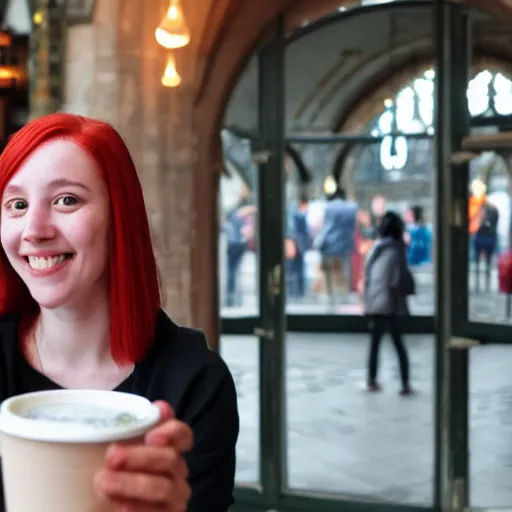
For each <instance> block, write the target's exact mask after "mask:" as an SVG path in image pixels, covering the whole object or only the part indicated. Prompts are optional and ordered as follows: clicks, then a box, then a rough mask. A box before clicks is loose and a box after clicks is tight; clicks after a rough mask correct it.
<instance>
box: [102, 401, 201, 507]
mask: <svg viewBox="0 0 512 512" xmlns="http://www.w3.org/2000/svg"><path fill="white" fill-rule="evenodd" d="M155 405H158V407H159V408H160V420H161V422H160V424H159V425H158V426H157V427H155V428H154V429H153V430H151V431H149V432H148V433H147V434H146V437H145V443H144V444H136V445H135V444H134V445H123V444H114V445H112V446H110V447H109V449H108V450H107V454H106V460H105V467H104V468H103V469H102V470H101V471H100V472H99V473H98V475H97V476H96V480H95V486H96V490H97V492H98V493H100V494H101V495H103V496H105V497H107V498H108V499H109V500H110V501H111V502H112V503H113V504H114V505H115V506H114V510H116V512H117V511H119V512H153V511H155V512H156V511H165V512H186V510H187V505H188V500H189V498H190V488H189V485H188V482H187V479H188V469H187V465H186V463H185V461H184V459H183V457H182V454H183V453H186V452H188V451H190V450H191V449H192V445H193V435H192V430H191V429H190V427H188V426H187V425H185V424H184V423H182V422H181V421H178V420H176V419H174V418H173V412H172V410H171V408H170V406H169V405H168V404H167V403H165V402H155Z"/></svg>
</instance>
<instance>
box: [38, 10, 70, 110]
mask: <svg viewBox="0 0 512 512" xmlns="http://www.w3.org/2000/svg"><path fill="white" fill-rule="evenodd" d="M34 7H35V9H34V12H37V13H38V14H39V15H40V23H38V24H37V25H33V31H32V37H31V42H30V44H31V66H30V68H31V69H30V89H29V90H30V117H31V118H36V117H40V116H43V115H45V114H49V113H51V112H55V111H57V110H58V109H59V108H60V106H61V102H62V96H63V91H62V85H63V51H64V48H63V44H62V43H63V41H64V35H63V34H64V29H65V27H64V23H65V21H64V8H63V7H62V5H60V4H59V3H58V2H57V1H56V0H35V1H34Z"/></svg>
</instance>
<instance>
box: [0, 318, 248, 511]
mask: <svg viewBox="0 0 512 512" xmlns="http://www.w3.org/2000/svg"><path fill="white" fill-rule="evenodd" d="M18 325H19V318H18V317H16V316H5V317H0V401H2V400H4V399H6V398H9V397H11V396H15V395H19V394H21V393H29V392H33V391H42V390H49V389H61V386H59V385H58V384H56V383H55V382H53V381H52V380H50V379H49V378H48V377H46V376H44V375H43V374H42V373H39V372H38V371H37V370H35V369H34V368H32V366H30V364H29V363H28V362H27V361H26V359H25V357H24V356H23V354H22V352H21V350H20V348H19V344H18ZM115 391H123V392H127V393H134V394H136V395H140V396H143V397H145V398H147V399H149V400H151V401H154V400H165V401H166V402H168V403H169V404H170V405H171V406H172V407H173V409H174V412H175V415H176V417H177V418H178V419H180V420H181V421H183V422H185V423H187V424H188V425H189V426H190V427H191V428H192V429H193V431H194V448H193V450H192V452H190V453H189V454H187V456H186V460H187V464H188V468H189V474H190V480H189V483H190V486H191V488H192V497H191V500H190V502H189V507H188V511H189V512H226V511H227V509H228V508H229V507H230V506H231V504H232V503H233V483H234V475H235V444H236V441H237V437H238V430H239V418H238V410H237V399H236V393H235V386H234V383H233V378H232V376H231V374H230V372H229V370H228V368H227V366H226V364H225V363H224V361H223V360H222V359H221V358H220V356H219V355H218V354H216V353H215V352H213V351H211V350H209V349H208V347H207V344H206V339H205V337H204V335H203V333H202V332H201V331H197V330H193V329H188V328H185V327H180V326H178V325H176V324H175V323H173V322H172V321H171V320H170V319H169V318H168V317H167V316H166V315H165V313H163V312H160V314H159V316H158V321H157V327H156V332H155V343H154V345H153V347H152V348H151V349H150V351H149V353H148V355H147V357H146V359H145V360H144V361H143V362H142V363H140V364H137V365H136V366H135V369H134V371H133V372H132V374H131V375H130V376H129V377H128V378H127V379H126V380H125V381H124V382H122V383H121V384H120V385H119V386H118V387H117V388H116V389H115ZM0 490H2V489H1V486H0ZM0 499H1V510H3V509H4V504H3V501H4V500H3V496H0Z"/></svg>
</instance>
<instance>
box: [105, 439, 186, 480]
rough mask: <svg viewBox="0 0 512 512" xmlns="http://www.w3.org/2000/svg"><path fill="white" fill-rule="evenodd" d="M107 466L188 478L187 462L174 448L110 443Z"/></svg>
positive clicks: (122, 469) (120, 469)
mask: <svg viewBox="0 0 512 512" xmlns="http://www.w3.org/2000/svg"><path fill="white" fill-rule="evenodd" d="M106 462H107V468H108V469H111V470H119V471H133V472H141V473H149V474H155V475H162V476H168V477H174V478H182V479H184V480H186V479H187V478H188V468H187V464H186V463H185V461H184V460H183V458H182V457H181V456H180V454H179V453H178V452H177V451H176V450H175V449H174V448H167V447H163V446H147V445H116V444H115V445H112V446H110V448H109V449H108V451H107V454H106Z"/></svg>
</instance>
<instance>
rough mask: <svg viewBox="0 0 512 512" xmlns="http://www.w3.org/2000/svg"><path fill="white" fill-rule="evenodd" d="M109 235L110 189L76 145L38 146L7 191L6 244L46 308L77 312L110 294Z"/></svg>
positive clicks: (0, 233)
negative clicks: (76, 308)
mask: <svg viewBox="0 0 512 512" xmlns="http://www.w3.org/2000/svg"><path fill="white" fill-rule="evenodd" d="M109 232H110V201H109V194H108V190H107V187H106V185H105V183H104V180H103V179H101V174H100V170H99V169H98V167H97V165H96V163H95V161H94V160H93V159H92V158H91V157H90V156H89V155H88V154H87V152H86V151H84V150H83V149H82V148H80V147H79V146H77V145H76V144H74V143H73V142H70V141H65V140H54V141H51V142H49V143H47V144H45V145H43V146H41V147H40V148H39V149H37V150H36V151H34V152H33V153H32V154H31V155H30V157H29V158H28V159H27V160H26V161H25V162H24V163H23V165H22V166H21V167H20V170H19V171H18V172H17V173H16V174H15V175H14V177H13V178H12V179H11V181H10V182H9V183H8V184H7V186H6V188H5V191H4V194H3V196H2V203H1V219H0V240H1V244H2V247H3V249H4V251H5V254H6V256H7V258H8V260H9V262H10V263H11V265H12V267H13V268H14V270H15V271H16V273H17V274H18V275H19V276H20V277H21V279H22V280H23V281H24V282H25V284H26V285H27V287H28V289H29V291H30V293H31V295H32V297H33V298H34V299H35V300H36V302H38V303H39V304H40V306H41V307H43V308H48V309H54V308H58V307H74V306H78V305H79V302H80V301H82V300H94V296H95V294H96V293H105V290H106V285H107V267H108V258H109V254H108V248H109Z"/></svg>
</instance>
